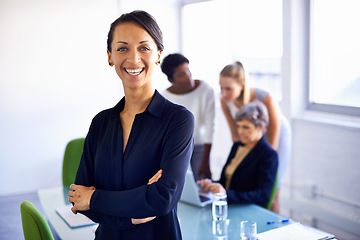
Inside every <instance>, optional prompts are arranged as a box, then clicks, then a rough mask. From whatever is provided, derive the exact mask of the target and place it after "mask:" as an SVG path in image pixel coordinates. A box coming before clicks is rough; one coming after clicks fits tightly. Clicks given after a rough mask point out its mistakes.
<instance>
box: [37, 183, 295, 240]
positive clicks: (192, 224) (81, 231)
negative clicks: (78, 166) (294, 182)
mask: <svg viewBox="0 0 360 240" xmlns="http://www.w3.org/2000/svg"><path fill="white" fill-rule="evenodd" d="M68 191H69V188H68V187H57V188H50V189H42V190H39V191H38V195H39V199H40V203H41V205H42V207H43V209H44V211H45V214H46V217H47V218H48V220H49V222H50V223H51V225H52V227H53V228H54V229H55V231H56V233H57V234H58V235H59V237H60V238H61V239H63V240H71V239H76V240H82V239H84V240H89V239H94V236H95V230H96V228H97V225H91V226H85V227H79V228H70V227H69V226H68V225H67V224H66V223H65V222H64V220H63V219H62V218H61V217H60V216H59V215H58V214H57V213H56V211H55V209H56V208H57V207H61V206H64V205H66V204H69V203H68ZM178 218H179V222H180V227H181V233H182V236H183V239H184V240H192V239H194V240H198V239H201V240H203V239H216V238H214V234H213V232H214V231H215V230H216V228H217V227H218V226H217V225H216V223H217V222H213V220H212V213H211V204H210V205H208V206H205V207H202V208H201V207H196V206H193V205H190V204H187V203H183V202H179V204H178ZM285 219H286V218H285V217H284V216H281V215H279V214H276V213H274V212H271V211H269V210H267V209H265V208H262V207H260V206H257V205H254V204H235V205H229V209H228V221H227V239H240V222H241V221H244V220H252V221H255V222H256V223H257V232H258V233H262V232H266V231H269V230H271V229H275V228H279V227H282V226H286V225H288V224H291V223H292V220H289V221H288V222H276V223H273V224H267V222H268V221H279V220H280V221H281V220H285Z"/></svg>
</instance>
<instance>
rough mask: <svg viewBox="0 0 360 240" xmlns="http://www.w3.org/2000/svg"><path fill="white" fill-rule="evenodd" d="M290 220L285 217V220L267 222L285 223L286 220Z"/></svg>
mask: <svg viewBox="0 0 360 240" xmlns="http://www.w3.org/2000/svg"><path fill="white" fill-rule="evenodd" d="M288 221H290V219H283V220H277V221H271V222H270V221H269V222H267V224H273V223H285V222H288Z"/></svg>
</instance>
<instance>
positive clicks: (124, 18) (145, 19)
mask: <svg viewBox="0 0 360 240" xmlns="http://www.w3.org/2000/svg"><path fill="white" fill-rule="evenodd" d="M125 22H134V23H137V24H139V25H140V26H141V27H142V28H144V29H145V31H146V32H148V33H149V34H150V36H151V37H152V38H153V39H154V41H155V43H156V45H157V48H158V50H164V45H163V36H162V32H161V29H160V28H159V26H158V24H157V23H156V20H155V18H154V17H153V16H151V15H150V14H149V13H147V12H145V11H141V10H135V11H132V12H130V13H124V14H122V15H121V16H120V17H119V18H118V19H116V20H115V21H114V22H113V23H112V24H111V26H110V30H109V33H108V39H107V49H108V51H109V52H111V43H112V41H113V38H114V31H115V28H116V27H117V26H118V25H120V24H121V23H125Z"/></svg>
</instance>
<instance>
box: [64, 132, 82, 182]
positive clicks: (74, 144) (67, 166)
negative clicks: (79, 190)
mask: <svg viewBox="0 0 360 240" xmlns="http://www.w3.org/2000/svg"><path fill="white" fill-rule="evenodd" d="M84 142H85V138H78V139H74V140H71V141H70V142H69V143H68V144H67V145H66V149H65V153H64V160H63V169H62V180H63V186H69V185H70V184H73V183H74V181H75V177H76V172H77V169H78V167H79V163H80V159H81V155H82V153H83V149H84Z"/></svg>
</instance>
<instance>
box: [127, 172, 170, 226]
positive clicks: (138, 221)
mask: <svg viewBox="0 0 360 240" xmlns="http://www.w3.org/2000/svg"><path fill="white" fill-rule="evenodd" d="M162 172H163V170H162V169H160V170H159V171H158V172H157V173H155V175H154V176H152V177H151V178H150V179H149V181H148V184H147V185H150V184H153V183H155V182H157V181H158V180H159V179H160V178H161V176H162ZM155 218H156V217H147V218H132V219H131V223H132V224H134V225H137V224H142V223H147V222H150V221H152V220H154V219H155Z"/></svg>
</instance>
